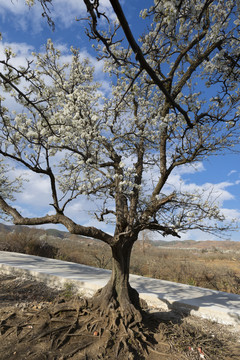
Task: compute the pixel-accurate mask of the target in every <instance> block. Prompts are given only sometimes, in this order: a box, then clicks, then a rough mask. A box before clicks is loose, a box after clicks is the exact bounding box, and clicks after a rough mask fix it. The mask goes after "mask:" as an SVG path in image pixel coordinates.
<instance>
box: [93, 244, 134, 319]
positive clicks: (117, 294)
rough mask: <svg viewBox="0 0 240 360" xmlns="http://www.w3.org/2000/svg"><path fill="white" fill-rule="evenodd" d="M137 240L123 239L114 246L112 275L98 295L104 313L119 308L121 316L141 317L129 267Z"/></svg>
mask: <svg viewBox="0 0 240 360" xmlns="http://www.w3.org/2000/svg"><path fill="white" fill-rule="evenodd" d="M134 241H135V240H132V239H129V240H128V239H127V240H126V239H121V241H120V240H118V241H117V242H116V243H115V245H113V246H112V275H111V278H110V280H109V282H108V283H107V285H106V286H105V287H104V288H102V289H101V290H100V291H99V292H98V293H97V294H96V299H95V300H96V304H97V305H98V306H100V307H101V308H102V309H103V310H104V311H105V310H106V309H108V308H112V307H113V308H115V309H116V308H119V310H120V312H121V314H122V315H123V316H124V317H125V318H128V319H130V318H131V317H134V318H135V319H136V314H138V315H140V311H139V310H140V302H139V295H138V292H137V291H136V290H135V289H133V288H132V287H131V286H130V283H129V267H130V257H131V252H132V247H133V244H134Z"/></svg>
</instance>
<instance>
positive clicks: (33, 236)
mask: <svg viewBox="0 0 240 360" xmlns="http://www.w3.org/2000/svg"><path fill="white" fill-rule="evenodd" d="M8 230H9V229H7V230H6V229H2V231H1V232H0V250H5V251H15V252H22V253H27V254H32V255H39V256H45V257H51V258H56V259H60V260H66V261H72V262H76V263H81V264H85V265H90V266H95V267H102V268H108V269H110V268H111V253H110V249H109V248H108V246H107V245H105V244H104V243H102V242H99V241H96V240H93V239H87V238H82V237H79V236H75V235H70V234H68V233H63V232H62V233H60V232H57V231H56V232H55V231H54V230H52V231H50V232H49V231H48V232H46V231H44V230H37V229H29V228H25V227H24V228H20V229H19V228H15V231H14V232H13V231H12V230H13V229H12V228H11V231H8ZM60 236H61V237H60ZM239 265H240V242H232V241H200V242H196V241H183V242H180V241H177V242H173V243H167V242H164V243H163V242H153V241H149V240H148V239H147V238H146V237H145V239H144V241H142V240H139V241H137V242H136V244H135V245H134V248H133V254H132V260H131V273H134V274H138V275H142V276H147V277H153V278H157V279H162V280H168V281H174V282H179V283H184V284H189V285H193V286H200V287H205V288H210V289H215V290H218V291H226V292H231V293H235V294H240V266H239Z"/></svg>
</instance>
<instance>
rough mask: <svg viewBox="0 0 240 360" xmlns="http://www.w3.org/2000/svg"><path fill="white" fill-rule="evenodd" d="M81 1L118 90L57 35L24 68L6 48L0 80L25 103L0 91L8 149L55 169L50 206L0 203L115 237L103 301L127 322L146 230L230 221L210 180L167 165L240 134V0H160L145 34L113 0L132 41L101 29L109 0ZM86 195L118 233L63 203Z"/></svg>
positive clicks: (8, 153) (0, 138)
mask: <svg viewBox="0 0 240 360" xmlns="http://www.w3.org/2000/svg"><path fill="white" fill-rule="evenodd" d="M32 2H33V1H32ZM40 2H41V3H42V4H45V3H51V2H52V3H53V5H54V1H49V0H48V1H44V0H41V1H40ZM84 2H85V4H86V5H87V10H88V11H89V14H90V19H91V21H92V22H91V29H90V30H91V32H92V37H93V35H94V37H95V38H96V39H98V40H99V41H102V43H103V46H101V45H100V46H99V47H98V49H97V50H98V52H99V54H100V56H101V57H103V58H105V71H106V76H107V74H110V75H111V77H112V79H113V84H112V90H111V94H110V95H109V94H108V95H106V94H105V96H104V94H103V90H102V89H101V84H96V83H95V82H94V80H93V72H94V70H93V68H92V67H91V65H90V63H89V62H88V60H84V61H80V58H79V52H78V51H77V50H75V49H72V60H71V62H70V63H63V62H62V61H61V53H60V51H59V50H57V49H56V48H55V47H54V45H53V43H52V42H51V41H50V40H49V41H48V43H47V45H46V51H45V53H43V54H35V55H34V61H29V62H28V64H27V65H26V66H25V68H16V67H14V66H13V65H12V62H11V58H12V54H11V51H10V50H9V51H7V52H6V55H5V58H2V59H1V60H0V63H1V64H2V65H4V68H2V70H1V72H0V80H1V87H2V89H3V90H5V91H6V92H7V94H8V95H11V96H12V98H13V99H14V100H15V102H16V103H17V104H18V105H19V106H20V107H21V108H22V109H24V110H22V111H15V112H12V111H10V110H9V109H8V108H7V107H6V106H5V103H4V98H3V96H1V106H0V116H1V128H0V146H1V147H0V156H1V159H4V161H6V162H7V161H8V159H9V160H11V161H14V163H15V164H16V166H18V164H19V165H21V166H23V167H25V168H26V169H28V170H30V171H32V172H35V173H37V174H41V175H42V176H44V177H46V178H47V179H48V180H49V184H50V186H51V193H52V199H51V207H52V208H53V209H54V213H53V214H52V215H49V214H46V215H44V216H41V217H37V218H36V217H35V218H30V217H24V216H23V215H22V214H21V213H20V212H19V211H18V210H16V209H15V208H14V205H13V203H12V202H11V201H9V200H11V199H8V194H7V193H6V192H1V194H0V207H1V209H2V210H3V211H4V212H5V214H7V215H9V216H11V217H12V219H13V222H14V223H15V224H22V225H39V224H48V223H52V224H62V225H64V226H65V227H66V228H67V229H68V230H69V231H70V232H71V233H73V234H79V235H84V236H90V237H94V238H95V239H98V240H101V241H103V242H105V243H106V244H108V245H109V246H110V247H111V249H112V258H113V265H112V275H111V279H110V280H109V282H108V284H107V285H106V286H105V287H104V288H103V289H102V290H101V291H99V292H98V294H97V295H96V297H95V304H96V305H99V307H101V308H102V309H103V310H106V309H110V307H109V305H111V308H112V307H113V308H119V310H120V312H121V314H122V315H123V316H124V317H125V319H126V321H127V322H128V321H130V319H133V318H135V319H136V318H138V319H139V318H140V313H139V309H140V304H139V297H138V294H137V292H136V291H135V290H134V289H132V288H131V286H130V284H129V264H130V257H131V250H132V247H133V244H134V243H135V242H136V240H137V239H138V234H139V233H140V232H141V231H142V230H145V229H148V230H153V231H158V232H160V233H161V234H162V235H164V236H165V235H172V236H179V233H181V232H183V231H186V230H190V229H200V230H203V231H208V232H215V233H217V232H222V231H223V230H227V229H228V227H229V225H228V224H226V223H224V222H223V220H224V217H223V215H222V214H221V213H220V211H219V209H218V207H217V206H216V203H215V202H214V197H213V196H212V194H211V193H210V192H209V191H206V192H204V191H203V192H202V193H196V192H195V193H194V194H193V193H191V192H188V191H186V189H185V188H182V187H181V186H180V184H172V183H171V176H172V175H174V172H175V171H176V170H177V169H178V168H182V167H186V166H189V165H191V164H192V165H194V164H197V162H198V161H202V160H204V159H206V158H207V157H209V156H210V155H217V154H219V153H221V152H223V151H226V149H231V147H232V146H234V145H235V144H236V142H237V141H238V136H239V115H240V109H239V75H240V74H239V58H240V55H239V42H240V41H239V19H238V18H237V15H238V12H237V10H239V9H238V8H237V5H236V4H235V2H234V1H187V0H185V1H184V0H182V1H171V2H170V1H155V2H154V4H153V6H152V7H151V8H150V9H149V10H143V12H142V17H143V18H144V19H148V21H151V26H150V29H149V30H148V32H146V33H145V34H144V35H143V36H142V37H141V41H140V43H139V45H138V44H137V42H136V40H135V39H134V37H133V36H132V33H131V31H130V28H129V26H128V23H127V21H126V17H125V15H124V13H123V11H122V9H121V7H120V5H119V3H118V1H110V3H111V4H112V6H113V9H114V11H115V13H116V15H117V16H118V19H119V23H120V25H121V27H122V30H123V31H124V33H125V34H126V39H127V41H128V43H129V47H126V48H125V47H124V43H119V42H116V41H114V35H115V33H116V36H117V30H116V29H114V30H113V33H111V34H109V36H107V35H105V33H102V32H101V31H100V30H98V17H101V11H100V6H101V0H100V1H88V0H84ZM47 5H48V4H47ZM45 10H46V11H47V8H45ZM101 24H102V23H100V25H101ZM110 31H111V29H110ZM110 35H111V36H110ZM1 186H2V185H1ZM86 196H87V197H89V198H93V199H95V200H96V203H98V204H100V203H101V209H100V210H99V211H96V217H97V219H98V220H99V221H100V222H101V221H106V222H109V221H110V222H112V223H114V224H115V230H114V233H113V234H109V233H107V232H105V231H103V230H101V228H100V227H99V228H97V227H93V226H84V224H81V219H79V221H78V222H75V221H73V219H71V218H69V217H68V216H67V215H66V209H67V207H68V206H70V205H71V203H72V202H73V201H74V200H76V199H81V197H84V198H85V197H86Z"/></svg>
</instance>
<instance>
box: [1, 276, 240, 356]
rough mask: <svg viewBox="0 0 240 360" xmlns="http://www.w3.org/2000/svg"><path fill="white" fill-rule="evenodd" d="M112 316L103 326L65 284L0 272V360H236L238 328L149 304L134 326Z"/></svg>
mask: <svg viewBox="0 0 240 360" xmlns="http://www.w3.org/2000/svg"><path fill="white" fill-rule="evenodd" d="M115 319H116V324H115V327H111V328H110V327H109V326H107V325H106V324H107V323H106V319H105V318H104V319H103V318H101V316H100V315H99V314H97V313H96V312H94V311H92V309H91V307H90V305H89V302H88V301H87V300H85V299H81V298H79V297H77V296H76V295H74V294H73V293H72V292H71V289H70V288H65V289H64V290H61V291H60V290H54V289H50V288H48V287H47V286H46V285H45V284H44V283H41V282H37V281H35V280H33V279H30V278H29V279H27V278H19V277H16V276H11V275H5V274H0V360H13V359H14V360H23V359H27V360H64V359H73V360H100V359H102V360H103V359H104V360H107V359H109V360H115V359H117V360H123V359H124V360H126V359H138V360H141V359H146V360H159V359H160V360H184V359H189V360H195V359H196V360H198V359H206V360H226V359H235V360H239V359H240V340H239V338H240V337H239V334H240V332H239V330H236V329H234V328H232V327H228V326H223V325H220V324H216V323H212V322H210V321H207V320H202V319H201V320H200V319H199V318H195V317H192V316H187V317H184V316H181V315H179V314H178V315H177V314H176V313H165V312H162V313H158V315H156V314H153V313H152V312H151V311H150V310H149V309H148V310H146V313H145V315H144V316H143V322H142V324H141V326H140V327H139V324H138V325H134V324H133V326H131V329H130V327H129V329H124V328H121V327H122V325H121V323H120V322H118V321H117V318H115ZM109 323H110V322H108V324H109ZM114 329H115V330H114ZM116 329H117V330H116ZM129 334H131V335H132V336H134V337H135V339H136V344H137V343H139V344H140V345H141V346H139V351H137V350H136V347H135V348H134V346H133V344H132V339H133V337H129ZM144 341H145V343H144Z"/></svg>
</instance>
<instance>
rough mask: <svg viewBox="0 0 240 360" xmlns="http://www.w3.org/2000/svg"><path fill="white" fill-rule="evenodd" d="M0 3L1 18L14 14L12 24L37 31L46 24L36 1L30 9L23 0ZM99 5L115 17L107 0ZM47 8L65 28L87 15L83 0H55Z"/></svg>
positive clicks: (5, 0) (103, 11) (102, 10)
mask: <svg viewBox="0 0 240 360" xmlns="http://www.w3.org/2000/svg"><path fill="white" fill-rule="evenodd" d="M0 5H1V6H0V15H1V16H2V18H3V19H4V20H5V19H6V18H7V17H8V16H9V14H10V15H14V16H15V21H14V24H13V25H14V26H15V27H16V28H19V29H21V30H23V31H28V30H29V27H30V28H31V31H32V32H34V33H38V32H39V31H41V29H42V27H43V26H44V25H45V24H46V19H43V17H42V13H43V10H42V7H41V5H40V3H39V2H38V1H36V4H35V5H34V6H33V7H32V8H30V9H29V7H28V6H27V5H26V4H25V0H1V1H0ZM100 6H101V7H100V11H101V12H102V13H105V14H106V16H108V17H109V19H111V20H113V19H114V18H115V16H114V14H113V11H112V7H111V5H110V3H109V1H108V0H102V1H101V2H100ZM49 10H50V16H51V17H52V19H53V20H54V21H55V22H56V23H58V25H61V26H64V27H65V28H69V27H70V26H71V25H72V24H73V23H74V22H75V21H76V19H80V18H86V17H87V11H86V6H85V4H84V2H83V1H76V0H68V1H67V2H66V0H55V1H54V2H53V6H51V5H49ZM84 24H85V23H84Z"/></svg>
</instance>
